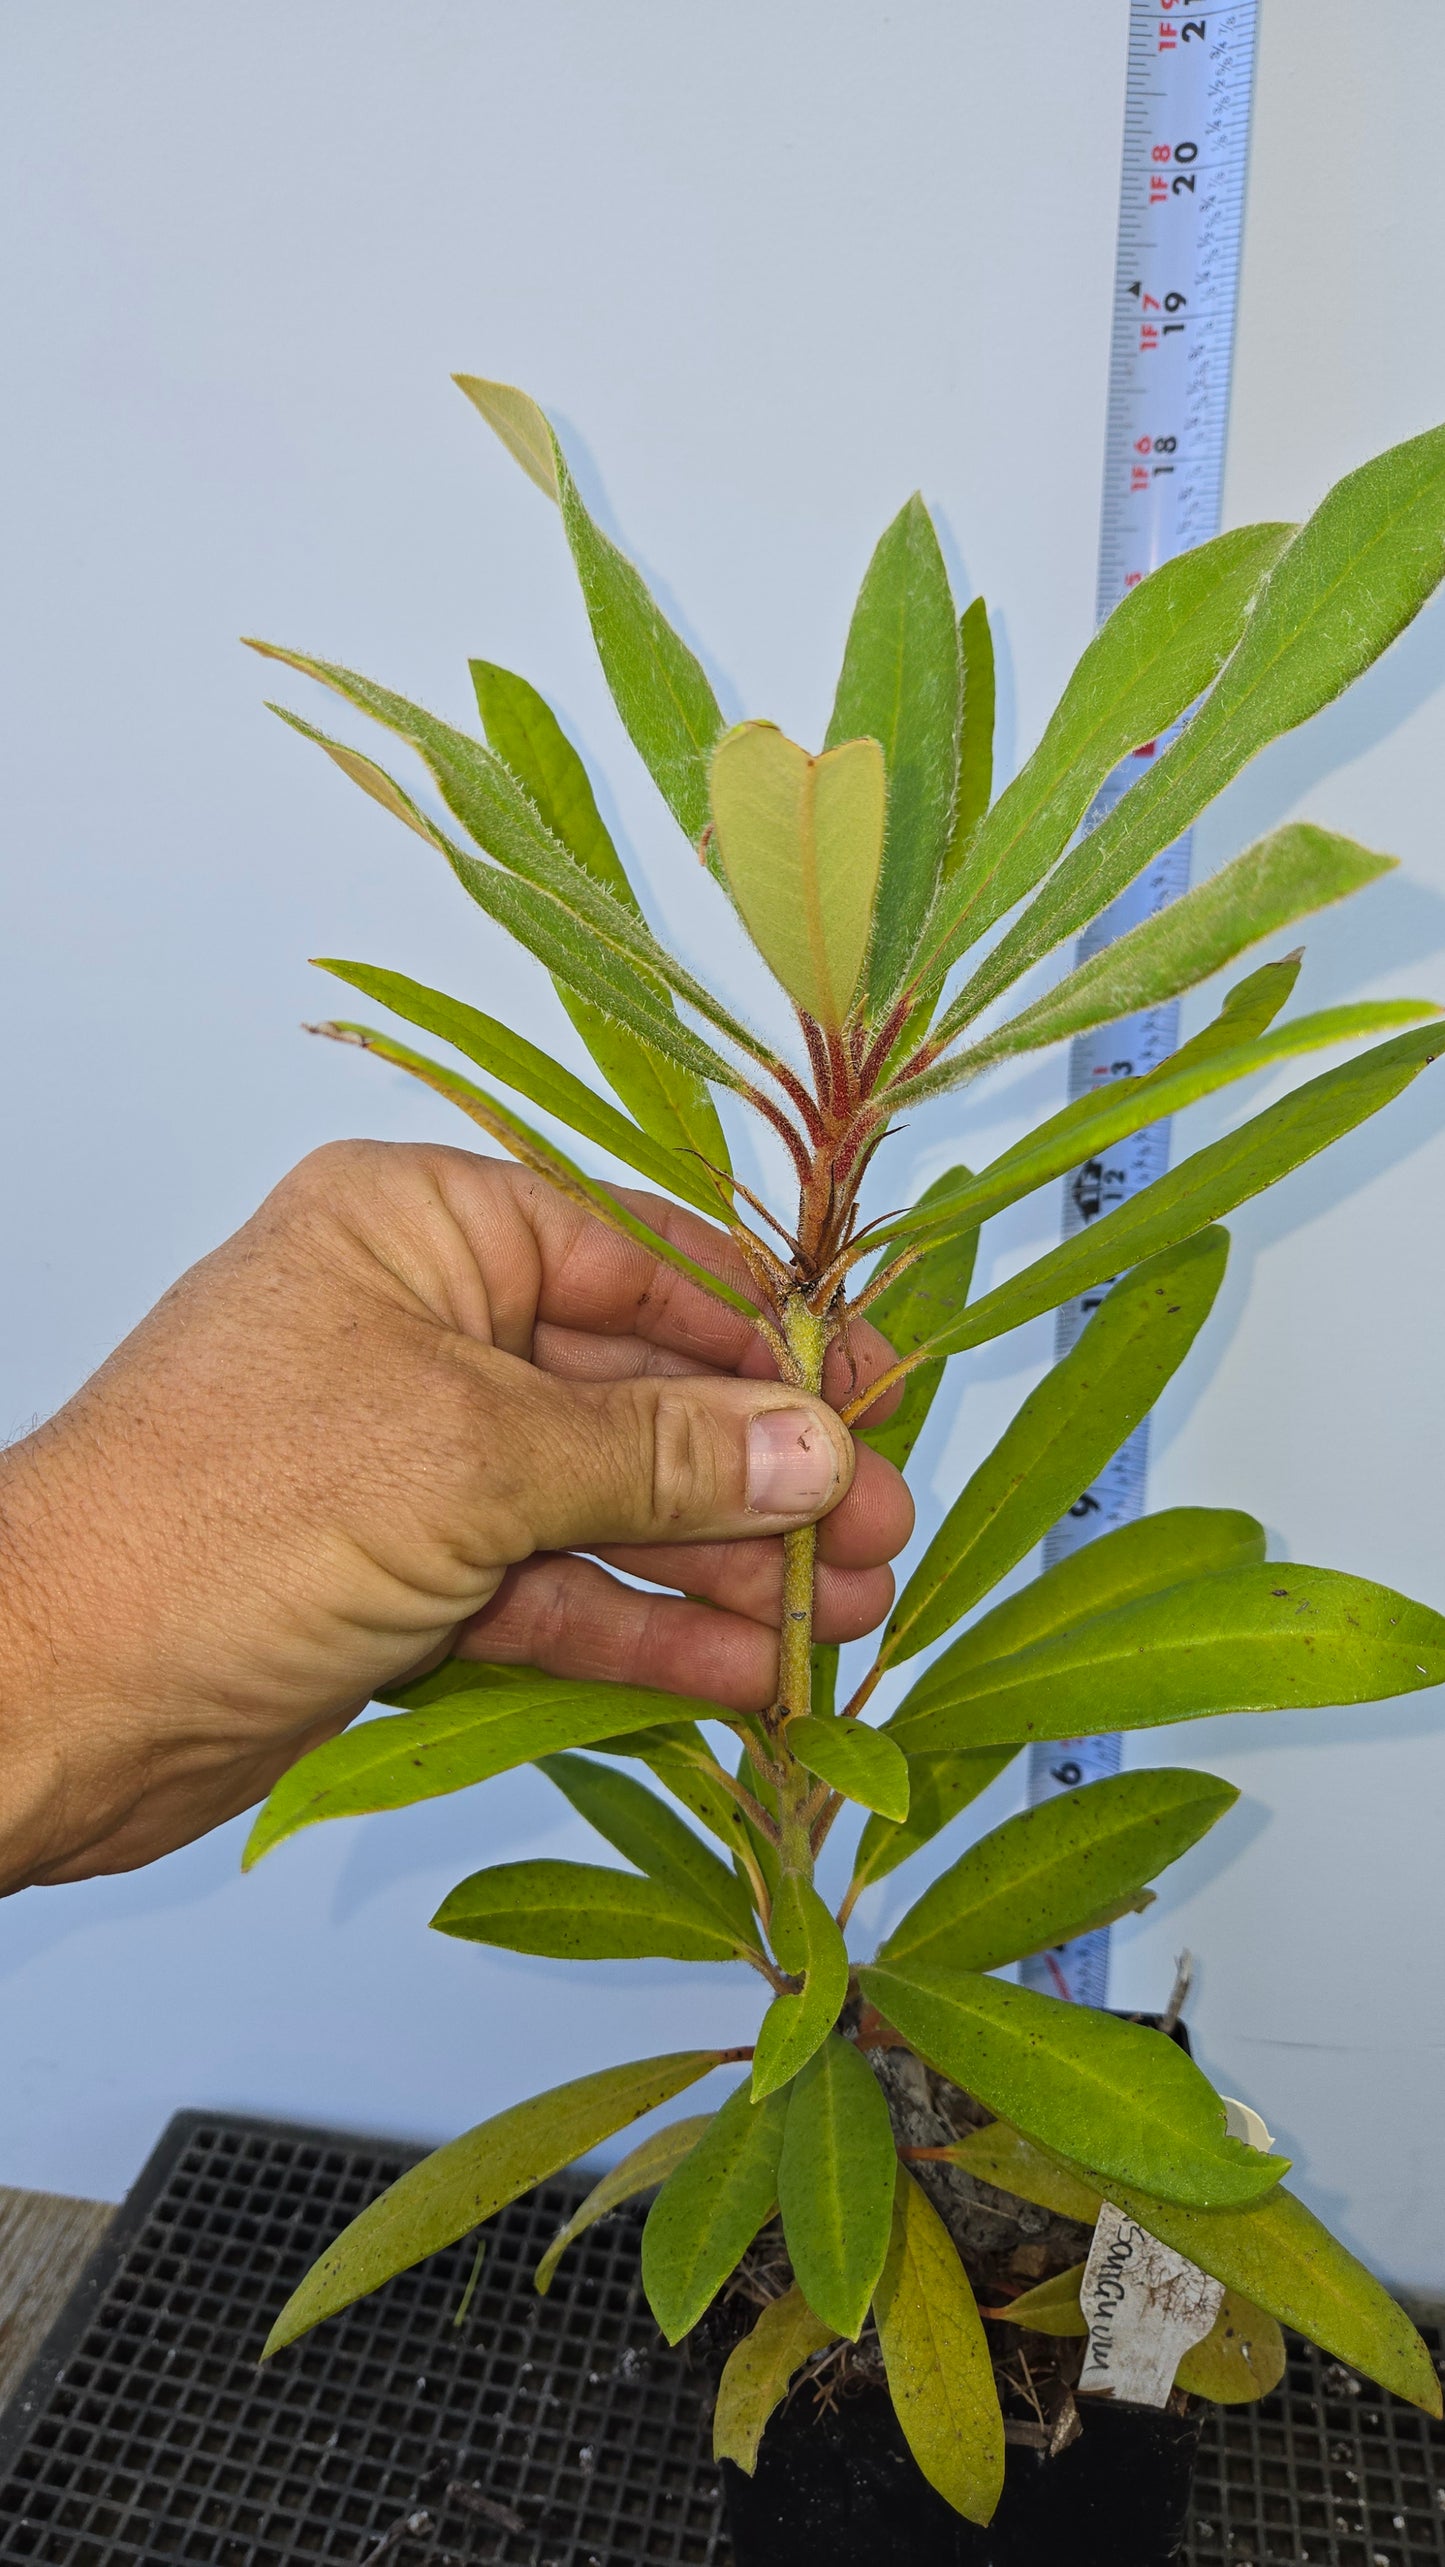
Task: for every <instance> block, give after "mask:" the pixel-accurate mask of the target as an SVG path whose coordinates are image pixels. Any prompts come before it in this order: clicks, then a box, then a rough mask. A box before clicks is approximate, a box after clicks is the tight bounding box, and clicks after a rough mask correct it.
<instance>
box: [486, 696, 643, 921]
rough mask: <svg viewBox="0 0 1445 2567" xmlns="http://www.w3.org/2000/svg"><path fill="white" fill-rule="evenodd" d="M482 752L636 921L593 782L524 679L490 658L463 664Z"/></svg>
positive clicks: (634, 896) (632, 896)
mask: <svg viewBox="0 0 1445 2567" xmlns="http://www.w3.org/2000/svg"><path fill="white" fill-rule="evenodd" d="M467 667H468V669H469V670H470V672H471V680H472V692H473V693H474V695H475V696H476V699H477V711H478V712H479V713H480V715H481V717H482V729H483V730H484V731H485V733H486V735H487V746H488V748H489V749H490V750H491V751H492V753H493V755H494V756H495V757H499V758H500V759H501V761H502V764H503V766H504V767H506V768H507V769H508V770H509V772H510V773H511V774H512V775H514V776H515V777H516V779H517V782H518V783H519V784H520V785H522V786H523V787H524V788H525V790H526V793H527V795H528V797H529V798H530V800H531V802H532V804H533V806H534V808H535V810H536V811H537V813H538V815H539V817H540V818H541V820H542V821H543V822H544V824H545V826H546V827H547V828H548V829H550V830H551V832H552V835H553V837H554V838H555V839H556V840H557V843H558V845H559V846H563V847H565V848H566V850H567V853H568V855H569V856H571V857H572V858H573V860H574V862H575V863H577V864H579V865H582V866H584V867H585V869H586V871H587V872H588V873H590V874H592V875H593V876H595V878H596V880H597V881H598V882H600V883H604V884H605V885H606V887H607V889H608V890H609V891H610V892H613V893H614V894H615V895H616V897H617V898H618V899H619V900H620V901H621V902H622V903H623V905H624V907H626V908H628V909H635V910H637V911H638V914H639V916H640V915H641V909H640V904H639V902H638V898H637V894H636V892H635V891H634V890H633V888H632V884H631V882H630V881H629V879H628V875H627V868H626V866H625V865H624V864H623V861H622V858H621V857H620V856H619V854H618V852H617V849H616V847H615V846H614V845H613V842H612V834H611V831H610V830H609V829H608V827H607V824H606V822H605V821H604V819H603V817H602V814H601V812H600V811H599V810H598V808H597V796H596V794H595V793H594V792H593V790H592V779H591V777H590V776H589V775H588V772H587V769H586V767H585V766H584V764H583V762H582V759H581V758H580V757H579V756H578V754H577V751H576V750H575V749H574V747H573V746H572V743H571V741H570V740H569V739H568V737H567V734H566V732H565V731H564V730H563V728H562V725H561V723H560V722H559V721H558V719H557V716H556V714H555V713H554V712H553V710H552V707H551V705H550V704H549V703H548V702H547V699H546V697H545V696H544V695H541V694H539V693H538V691H537V689H536V687H535V686H533V685H532V684H531V682H530V680H529V679H527V678H525V677H519V676H518V675H517V673H516V671H515V670H514V669H506V668H500V667H498V665H497V663H496V661H495V660H468V662H467Z"/></svg>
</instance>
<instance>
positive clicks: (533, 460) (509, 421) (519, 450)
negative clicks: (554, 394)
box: [452, 374, 561, 501]
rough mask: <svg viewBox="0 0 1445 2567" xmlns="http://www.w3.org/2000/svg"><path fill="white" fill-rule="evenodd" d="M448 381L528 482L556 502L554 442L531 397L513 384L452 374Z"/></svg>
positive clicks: (559, 495) (557, 489) (540, 412)
mask: <svg viewBox="0 0 1445 2567" xmlns="http://www.w3.org/2000/svg"><path fill="white" fill-rule="evenodd" d="M452 381H453V383H455V384H456V385H457V386H458V388H459V390H461V391H462V392H464V393H465V394H466V396H467V399H468V400H469V401H470V402H471V403H472V404H473V405H474V407H475V408H476V409H478V410H480V412H481V414H482V417H483V418H484V419H485V421H486V423H487V426H488V427H489V428H492V429H494V430H495V431H496V434H497V435H498V436H499V437H500V439H501V441H502V443H503V445H504V446H505V447H506V449H507V452H508V454H509V455H511V457H512V458H513V461H514V462H516V463H519V464H520V465H521V467H522V470H523V472H524V473H525V474H526V476H527V478H528V480H529V481H534V482H535V483H536V485H537V488H538V489H539V490H540V491H541V492H542V493H543V495H544V496H545V497H546V498H548V499H551V500H553V501H556V500H558V499H559V498H560V497H561V491H560V488H559V485H558V480H557V457H556V440H555V439H554V437H553V435H552V431H551V429H550V427H549V426H548V424H547V420H546V417H545V415H544V413H543V412H542V411H541V410H539V409H538V407H537V404H536V402H535V401H534V400H533V399H532V397H531V394H530V393H527V392H519V391H518V389H517V387H516V385H515V384H514V383H485V382H483V381H482V379H481V377H480V376H478V375H474V374H454V375H453V376H452Z"/></svg>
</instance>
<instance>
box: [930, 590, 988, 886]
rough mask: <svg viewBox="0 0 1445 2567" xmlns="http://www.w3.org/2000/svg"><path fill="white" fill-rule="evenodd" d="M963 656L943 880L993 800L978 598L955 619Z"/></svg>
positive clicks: (984, 633) (982, 614) (984, 630)
mask: <svg viewBox="0 0 1445 2567" xmlns="http://www.w3.org/2000/svg"><path fill="white" fill-rule="evenodd" d="M958 640H959V648H960V650H961V652H962V654H963V727H962V730H961V732H960V734H959V743H958V796H957V799H956V801H955V803H954V810H953V835H952V837H951V839H950V840H949V845H948V852H947V854H946V855H945V857H944V859H943V878H944V880H945V882H946V881H947V880H948V877H949V875H950V874H953V873H957V871H958V868H959V866H960V865H961V864H962V862H963V859H964V855H965V852H966V850H967V847H968V843H969V840H970V839H971V838H972V836H973V833H974V831H975V829H976V828H977V827H978V824H979V822H980V820H981V819H982V818H983V815H984V813H985V812H986V811H987V809H988V806H989V803H990V802H991V800H992V798H993V718H994V694H995V686H994V664H993V632H992V629H991V627H990V624H989V620H988V608H987V607H986V606H985V604H984V602H983V599H982V598H981V597H976V598H975V599H974V601H973V604H972V605H971V606H966V607H965V608H964V610H963V613H962V615H961V616H960V617H959V623H958Z"/></svg>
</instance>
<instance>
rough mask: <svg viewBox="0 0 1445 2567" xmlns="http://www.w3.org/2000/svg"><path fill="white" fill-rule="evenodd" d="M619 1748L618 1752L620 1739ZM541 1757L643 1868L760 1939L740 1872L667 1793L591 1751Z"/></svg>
mask: <svg viewBox="0 0 1445 2567" xmlns="http://www.w3.org/2000/svg"><path fill="white" fill-rule="evenodd" d="M611 1752H612V1753H613V1754H614V1755H615V1754H616V1752H617V1750H616V1748H615V1746H614V1747H613V1748H612V1750H611ZM537 1763H538V1767H539V1769H540V1771H541V1772H542V1773H544V1774H545V1775H546V1777H547V1780H548V1782H549V1783H555V1784H556V1786H557V1789H558V1791H559V1792H561V1794H562V1795H563V1798H564V1799H566V1800H568V1801H570V1802H571V1804H572V1807H573V1808H574V1809H575V1810H576V1811H577V1812H578V1814H579V1816H580V1817H582V1818H585V1819H586V1821H587V1823H588V1825H589V1827H595V1828H596V1830H597V1832H598V1834H599V1835H600V1836H605V1837H606V1839H607V1842H608V1844H609V1845H615V1846H616V1848H617V1851H618V1853H619V1854H621V1855H622V1856H623V1857H624V1859H625V1860H626V1861H627V1862H629V1863H635V1864H636V1866H637V1869H638V1870H639V1872H645V1873H646V1874H647V1875H648V1877H649V1879H651V1880H654V1881H660V1882H662V1883H664V1884H665V1885H666V1886H668V1887H669V1888H672V1889H675V1890H677V1891H678V1892H679V1893H680V1895H681V1896H682V1897H684V1898H685V1899H688V1900H690V1901H691V1902H692V1903H693V1904H694V1905H696V1906H698V1907H703V1908H706V1909H707V1911H708V1913H709V1915H710V1916H712V1917H713V1918H715V1920H716V1921H717V1923H718V1924H719V1925H720V1926H721V1927H722V1929H723V1931H724V1932H725V1933H727V1934H730V1935H731V1936H732V1937H733V1938H734V1940H735V1941H737V1942H739V1943H742V1944H755V1943H756V1941H757V1934H758V1929H757V1926H756V1924H755V1923H754V1920H753V1913H752V1909H751V1907H750V1906H749V1904H748V1901H747V1899H746V1898H745V1897H744V1895H743V1891H742V1888H741V1885H740V1884H739V1881H738V1878H737V1875H736V1873H735V1872H733V1871H732V1870H731V1869H730V1867H729V1866H728V1865H727V1864H726V1863H720V1862H719V1861H718V1858H717V1856H716V1854H712V1853H710V1852H709V1851H708V1848H707V1847H706V1846H705V1845H704V1844H702V1843H701V1841H700V1840H699V1838H697V1837H696V1836H695V1835H694V1834H693V1831H692V1829H691V1828H690V1827H688V1826H686V1825H685V1824H684V1822H683V1820H682V1819H680V1818H679V1817H678V1816H677V1814H676V1812H675V1811H674V1810H670V1809H669V1808H668V1806H667V1803H666V1801H661V1800H659V1799H658V1797H657V1794H656V1793H655V1792H650V1791H649V1790H648V1789H647V1787H646V1785H645V1784H644V1783H639V1782H634V1780H633V1778H632V1776H631V1775H630V1774H619V1773H617V1772H616V1771H615V1770H614V1768H613V1767H611V1766H609V1765H599V1764H597V1763H596V1762H595V1761H594V1760H593V1758H592V1757H590V1756H575V1755H562V1756H539V1757H538V1759H537ZM734 1806H736V1804H734Z"/></svg>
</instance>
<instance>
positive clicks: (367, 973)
mask: <svg viewBox="0 0 1445 2567" xmlns="http://www.w3.org/2000/svg"><path fill="white" fill-rule="evenodd" d="M319 960H320V968H321V970H322V971H324V972H332V973H334V975H335V977H336V978H337V979H338V980H344V981H348V982H349V983H350V985H351V987H352V988H353V989H359V990H361V991H362V992H363V994H364V995H365V996H366V997H367V998H374V999H375V1000H376V1002H377V1005H378V1006H380V1007H389V1008H391V1009H392V1011H393V1012H394V1014H396V1015H397V1016H404V1017H405V1018H406V1020H407V1023H408V1024H410V1025H420V1026H422V1027H423V1028H424V1029H425V1031H426V1032H427V1033H428V1034H434V1035H436V1036H437V1038H438V1040H439V1041H441V1042H443V1043H451V1044H453V1045H454V1046H455V1048H456V1049H457V1051H459V1052H465V1054H466V1056H467V1058H468V1060H470V1061H475V1062H476V1064H477V1066H478V1068H479V1069H484V1070H486V1071H488V1072H489V1073H490V1075H491V1076H492V1077H493V1078H499V1079H501V1080H502V1082H503V1084H504V1085H505V1086H507V1087H510V1088H515V1090H516V1092H517V1094H518V1095H519V1096H525V1097H527V1098H528V1099H529V1100H530V1102H531V1103H532V1104H533V1105H539V1106H540V1107H541V1108H542V1111H543V1113H544V1114H554V1115H555V1116H556V1117H557V1120H558V1121H559V1122H560V1123H566V1124H568V1125H570V1127H571V1129H572V1130H573V1131H574V1132H580V1133H581V1135H582V1137H583V1139H584V1140H587V1141H594V1142H595V1143H596V1144H597V1147H598V1148H599V1149H601V1150H608V1151H610V1152H611V1154H612V1156H613V1158H614V1159H620V1160H621V1161H622V1164H623V1165H624V1167H629V1168H635V1169H636V1170H637V1172H638V1174H639V1176H644V1177H646V1178H647V1180H648V1182H649V1184H651V1185H656V1186H661V1187H663V1188H664V1189H665V1191H666V1192H667V1193H669V1194H674V1195H678V1196H680V1197H681V1199H682V1201H683V1202H684V1203H690V1204H692V1205H693V1206H694V1208H695V1209H696V1210H698V1211H700V1212H705V1213H709V1214H711V1216H712V1218H713V1220H714V1221H715V1220H716V1219H717V1217H718V1192H717V1188H716V1186H713V1185H710V1184H709V1183H708V1180H707V1178H706V1176H705V1175H704V1173H703V1171H702V1169H701V1167H700V1166H699V1165H698V1163H697V1161H696V1160H695V1159H688V1158H684V1157H683V1156H682V1155H681V1153H680V1152H679V1151H678V1150H676V1149H674V1148H672V1147H670V1146H668V1145H665V1144H664V1143H662V1142H659V1141H655V1140H653V1139H652V1137H651V1136H650V1134H649V1133H647V1132H645V1131H643V1130H642V1129H640V1127H639V1126H638V1125H637V1124H636V1123H633V1122H632V1121H631V1120H630V1119H629V1117H628V1116H627V1115H625V1114H619V1113H618V1111H617V1108H616V1107H615V1106H614V1105H609V1104H608V1103H607V1101H606V1099H605V1098H604V1097H600V1096H597V1095H594V1093H593V1091H592V1089H591V1088H590V1087H587V1086H586V1085H585V1084H584V1082H583V1081H582V1080H581V1079H579V1078H574V1077H573V1075H572V1072H571V1071H570V1070H569V1069H564V1068H563V1066H562V1063H561V1062H560V1061H557V1060H554V1059H553V1057H552V1055H551V1054H550V1053H549V1052H543V1051H539V1050H538V1048H537V1046H536V1044H535V1043H529V1042H528V1041H527V1039H526V1037H525V1035H522V1034H514V1033H513V1032H512V1030H511V1027H510V1026H508V1025H502V1024H499V1022H498V1020H497V1019H496V1017H495V1016H484V1015H483V1014H482V1013H481V1010H480V1009H479V1008H476V1007H468V1006H467V1005H466V1003H465V1001H464V1000H462V999H459V998H447V997H446V996H444V995H443V993H442V992H441V991H440V990H436V989H428V988H426V986H425V985H424V983H422V982H421V981H415V980H408V979H407V977H406V975H405V973H404V972H388V971H380V970H378V969H377V968H376V967H375V966H374V965H372V964H369V963H343V962H337V961H335V960H333V959H332V958H331V957H330V956H325V955H323V956H321V957H320V958H319ZM628 1039H629V1040H630V1039H631V1038H630V1037H629V1038H628ZM677 1075H678V1076H679V1077H682V1076H683V1075H684V1073H683V1072H681V1071H679V1072H678V1074H677Z"/></svg>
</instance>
